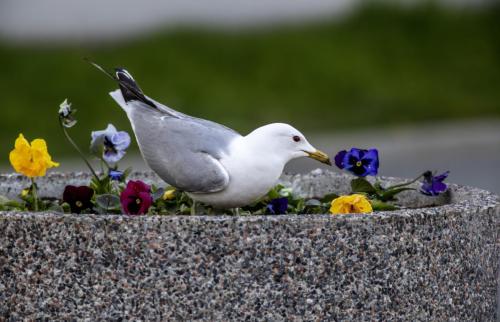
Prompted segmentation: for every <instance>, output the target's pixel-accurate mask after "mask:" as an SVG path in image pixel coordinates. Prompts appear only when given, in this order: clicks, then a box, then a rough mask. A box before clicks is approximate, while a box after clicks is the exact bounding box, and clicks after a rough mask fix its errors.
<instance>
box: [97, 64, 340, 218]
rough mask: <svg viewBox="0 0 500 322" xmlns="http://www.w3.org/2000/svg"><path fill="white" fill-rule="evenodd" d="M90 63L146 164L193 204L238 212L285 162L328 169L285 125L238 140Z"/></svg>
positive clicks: (121, 73) (122, 74) (125, 76)
mask: <svg viewBox="0 0 500 322" xmlns="http://www.w3.org/2000/svg"><path fill="white" fill-rule="evenodd" d="M90 63H91V64H93V65H94V66H95V67H97V68H98V69H99V70H101V71H103V72H104V73H106V74H107V75H108V76H110V77H111V78H113V79H114V80H115V81H117V82H118V85H119V89H116V90H114V91H112V92H110V93H109V95H111V97H112V98H113V99H114V100H115V101H116V103H118V105H119V106H120V107H121V108H122V109H123V110H124V111H125V113H126V114H127V117H128V119H129V121H130V124H131V126H132V129H133V132H134V134H135V137H136V140H137V143H138V146H139V149H140V151H141V154H142V157H143V158H144V160H145V162H146V164H147V165H148V166H149V167H150V168H151V170H153V171H154V172H155V173H156V174H157V175H158V176H159V177H160V178H161V179H162V180H164V181H165V182H166V183H167V184H169V185H171V186H173V187H175V188H177V189H179V190H182V191H185V192H186V193H187V194H188V196H189V197H191V198H192V199H193V200H195V201H196V202H201V203H204V204H207V205H211V206H213V207H215V208H218V209H228V208H238V207H243V206H246V205H249V204H252V203H253V202H255V201H257V200H258V199H259V198H261V197H263V196H264V195H265V194H266V193H267V192H268V191H269V190H270V189H271V188H273V187H274V186H275V185H276V184H277V182H278V180H279V178H280V176H281V174H282V172H283V169H284V167H285V165H286V164H287V163H288V162H289V161H290V160H293V159H296V158H300V157H310V158H312V159H315V160H318V161H320V162H322V163H325V164H328V165H331V162H330V158H329V157H328V155H326V154H325V153H324V152H322V151H320V150H318V149H316V148H314V147H313V146H312V145H311V144H310V143H309V142H308V141H307V139H306V137H305V136H304V135H303V134H302V133H301V132H300V131H299V130H297V129H295V128H294V127H292V126H291V125H288V124H284V123H272V124H267V125H264V126H261V127H259V128H257V129H255V130H253V131H252V132H250V133H249V134H247V135H245V136H243V135H241V134H239V133H238V132H236V131H234V130H232V129H230V128H228V127H226V126H224V125H221V124H218V123H215V122H212V121H209V120H205V119H201V118H196V117H192V116H189V115H186V114H183V113H181V112H178V111H176V110H174V109H172V108H170V107H167V106H166V105H163V104H161V103H159V102H157V101H155V100H154V99H152V98H150V97H148V96H146V95H144V93H143V91H142V90H141V88H140V87H139V85H138V84H137V83H136V81H135V80H134V78H133V77H132V75H131V74H130V73H129V72H128V71H127V70H125V69H123V68H116V69H115V74H114V75H113V74H111V73H109V72H107V71H106V70H105V69H103V68H102V67H100V66H99V65H97V64H95V63H93V62H90Z"/></svg>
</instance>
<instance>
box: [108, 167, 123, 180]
mask: <svg viewBox="0 0 500 322" xmlns="http://www.w3.org/2000/svg"><path fill="white" fill-rule="evenodd" d="M108 176H109V178H110V179H111V180H114V181H120V180H121V179H122V177H123V171H120V170H112V169H110V170H109V172H108Z"/></svg>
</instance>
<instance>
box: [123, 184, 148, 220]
mask: <svg viewBox="0 0 500 322" xmlns="http://www.w3.org/2000/svg"><path fill="white" fill-rule="evenodd" d="M120 202H121V204H122V208H123V211H124V212H125V213H126V214H127V215H142V214H145V213H147V212H148V209H149V207H151V204H152V203H153V197H152V196H151V187H149V186H148V185H147V184H145V183H144V182H142V181H140V180H137V181H133V180H130V181H129V182H128V183H127V187H125V190H123V191H122V193H121V194H120Z"/></svg>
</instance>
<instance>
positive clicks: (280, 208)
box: [266, 197, 288, 215]
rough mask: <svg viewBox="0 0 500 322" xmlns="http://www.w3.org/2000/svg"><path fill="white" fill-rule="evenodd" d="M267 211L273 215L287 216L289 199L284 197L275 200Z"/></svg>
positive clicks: (270, 203)
mask: <svg viewBox="0 0 500 322" xmlns="http://www.w3.org/2000/svg"><path fill="white" fill-rule="evenodd" d="M266 209H267V211H269V212H270V213H271V214H273V215H283V214H286V210H287V209H288V198H287V197H282V198H276V199H273V200H271V201H270V202H269V204H268V205H267V208H266Z"/></svg>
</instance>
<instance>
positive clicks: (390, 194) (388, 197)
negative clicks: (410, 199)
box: [378, 188, 415, 201]
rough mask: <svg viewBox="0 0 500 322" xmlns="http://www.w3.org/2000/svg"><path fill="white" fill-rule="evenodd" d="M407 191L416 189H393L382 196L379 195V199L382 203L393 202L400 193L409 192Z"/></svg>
mask: <svg viewBox="0 0 500 322" xmlns="http://www.w3.org/2000/svg"><path fill="white" fill-rule="evenodd" d="M407 190H415V189H414V188H396V189H391V190H386V191H384V192H383V193H382V194H380V195H379V197H378V199H380V200H381V201H389V200H393V199H394V196H396V195H397V194H398V193H400V192H403V191H407Z"/></svg>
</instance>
